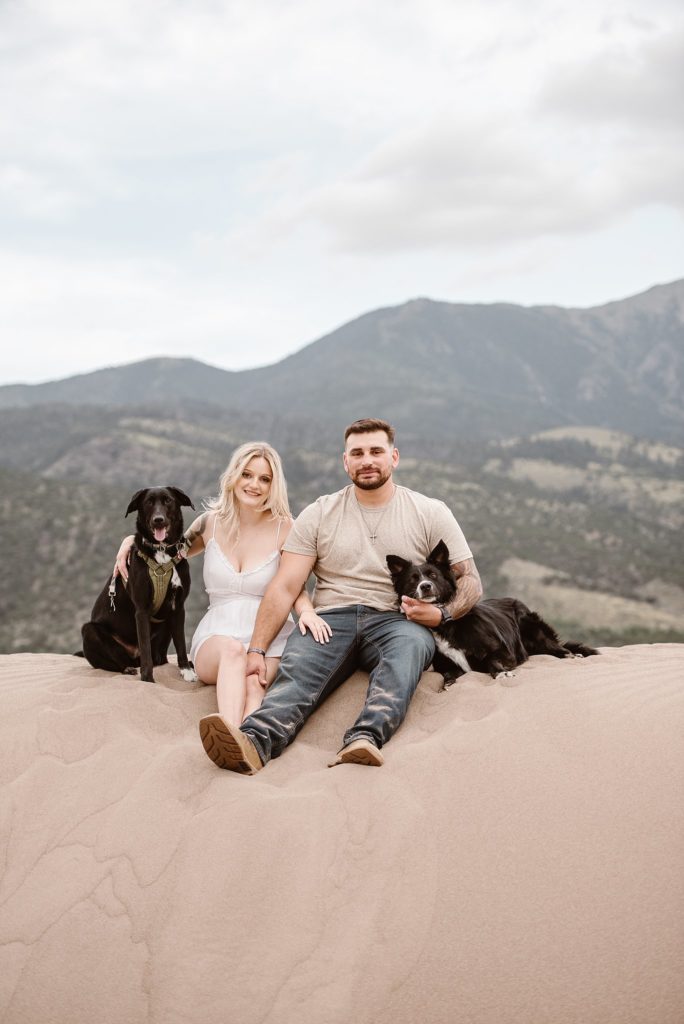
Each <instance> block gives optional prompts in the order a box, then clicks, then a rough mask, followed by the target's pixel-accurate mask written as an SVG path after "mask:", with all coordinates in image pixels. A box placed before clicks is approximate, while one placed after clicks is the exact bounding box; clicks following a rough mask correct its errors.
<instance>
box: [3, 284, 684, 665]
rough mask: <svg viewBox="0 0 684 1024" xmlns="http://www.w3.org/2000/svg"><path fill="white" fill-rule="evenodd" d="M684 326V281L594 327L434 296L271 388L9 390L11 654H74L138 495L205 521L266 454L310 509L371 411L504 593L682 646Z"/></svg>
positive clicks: (416, 484) (88, 379)
mask: <svg viewBox="0 0 684 1024" xmlns="http://www.w3.org/2000/svg"><path fill="white" fill-rule="evenodd" d="M683 324H684V282H677V283H675V284H672V285H665V286H661V287H656V288H652V289H651V290H650V291H648V292H646V293H644V294H643V295H640V296H635V297H634V298H631V299H626V300H623V301H621V302H615V303H610V304H608V305H606V306H601V307H597V308H595V309H592V310H565V309H559V308H556V307H537V308H533V309H524V308H522V307H519V306H510V305H496V306H463V305H450V304H447V303H439V302H432V301H429V300H427V299H418V300H415V301H413V302H409V303H406V304H404V305H403V306H399V307H396V308H393V309H382V310H377V311H375V312H373V313H368V314H367V315H366V316H363V317H360V318H359V319H358V320H354V321H353V322H351V323H349V324H346V325H345V326H343V327H341V328H339V330H337V331H335V332H333V333H332V334H330V335H328V336H326V337H325V338H321V339H320V340H319V341H316V342H314V343H312V344H311V345H309V346H307V347H306V348H304V349H302V350H301V351H300V352H298V353H295V354H294V355H292V356H290V357H288V358H287V359H284V360H282V361H281V362H280V363H277V364H275V365H273V366H268V367H262V368H260V369H257V370H247V371H243V372H240V373H228V372H226V371H224V370H218V369H215V368H212V367H209V366H206V365H204V364H202V363H199V362H196V361H194V360H183V359H151V360H145V361H144V362H141V363H136V364H132V365H129V366H122V367H114V368H109V369H106V370H100V371H97V372H95V373H91V374H85V375H82V376H78V377H72V378H69V379H67V380H63V381H56V382H53V383H50V384H42V385H34V386H28V385H23V386H22V385H14V386H12V387H5V388H0V436H1V437H2V442H3V443H2V445H1V446H0V493H1V494H2V500H1V501H0V530H1V531H2V533H3V535H4V536H5V537H6V538H8V542H7V544H6V545H5V564H4V567H3V574H2V581H1V582H0V651H7V652H10V651H36V650H47V651H55V652H70V651H73V650H76V649H77V648H78V647H79V646H80V632H79V628H80V624H81V623H82V622H83V621H85V619H86V618H87V617H88V613H89V609H90V607H91V606H92V603H93V600H94V598H95V596H96V594H97V593H98V591H99V590H100V588H101V587H102V584H103V583H104V581H105V579H106V577H107V575H108V573H110V572H111V566H112V562H113V557H114V552H115V551H116V548H117V547H118V544H119V541H120V539H121V537H122V536H123V535H124V534H125V533H127V532H129V530H130V522H129V520H126V519H125V517H124V514H123V513H124V510H125V508H126V506H127V504H128V499H129V497H130V495H131V494H132V493H133V492H134V491H135V490H136V489H137V488H139V487H142V486H145V485H148V484H150V483H170V484H177V485H178V486H180V487H182V488H183V490H185V491H186V492H187V493H188V494H189V495H190V496H191V497H192V498H193V500H194V503H195V505H196V506H197V507H198V508H199V507H201V501H202V499H203V498H204V497H206V496H208V495H210V494H213V493H215V489H216V482H217V480H218V477H219V475H220V473H221V472H222V470H223V469H224V468H225V465H226V462H227V459H228V455H229V453H230V451H231V450H232V449H233V448H234V447H235V446H236V445H238V444H239V443H241V442H243V441H245V440H246V439H248V438H253V437H260V438H264V439H266V440H268V441H270V442H271V443H273V444H274V445H275V446H276V447H277V448H278V450H279V451H280V453H281V455H282V457H283V461H284V465H285V468H286V473H287V479H288V488H289V493H290V501H291V506H292V509H293V512H295V513H297V512H299V511H300V510H301V509H302V508H303V507H304V505H306V504H307V503H308V502H310V501H312V500H313V499H314V498H315V497H316V496H318V495H319V494H323V493H329V492H331V491H334V490H336V489H338V488H340V487H341V486H343V485H344V483H345V482H346V477H345V476H344V473H343V470H342V466H341V459H340V450H341V434H342V429H343V427H344V426H345V424H347V423H349V422H350V421H351V420H352V419H354V418H356V417H357V416H360V415H369V414H370V415H373V414H374V415H381V416H385V417H386V418H388V419H389V420H390V421H391V422H394V423H395V425H396V426H397V427H398V428H399V435H398V438H399V447H400V450H401V452H402V459H401V463H400V467H399V471H398V480H399V482H400V483H403V484H405V485H407V486H409V487H413V488H415V489H417V490H421V491H423V492H425V493H427V494H431V495H434V496H435V497H438V498H441V499H442V500H444V501H445V502H446V503H447V504H448V505H449V506H450V507H451V508H452V510H453V511H454V513H455V515H456V516H457V518H458V520H459V522H460V523H461V525H462V526H463V529H464V531H465V534H466V536H467V538H468V541H469V543H470V545H471V547H472V549H473V551H474V554H475V557H476V560H477V564H478V567H479V569H480V572H481V574H482V576H483V581H484V585H485V592H486V594H487V595H488V596H496V595H499V596H502V595H505V594H515V595H517V596H519V597H521V598H522V599H523V600H527V601H528V602H529V603H530V604H531V605H533V606H534V607H535V608H537V609H538V610H539V611H540V612H541V613H542V614H543V615H544V617H545V618H548V619H549V620H550V621H552V622H553V623H554V625H556V626H557V627H558V628H559V630H560V631H561V632H562V633H563V634H564V635H565V636H566V637H571V638H573V639H582V640H586V641H588V642H590V643H595V644H599V645H610V644H616V643H632V642H635V643H639V642H649V641H659V640H677V641H682V640H684V629H683V628H682V621H683V618H682V617H683V615H684V576H683V574H682V570H681V564H680V560H679V559H677V558H676V557H674V553H675V552H676V551H677V550H678V549H679V547H680V546H681V534H682V527H683V526H684V513H683V511H682V510H683V509H684V483H683V482H682V477H683V470H684V450H683V449H684V445H683V444H682V441H681V437H682V420H683V418H684V414H683V413H682V409H681V401H680V395H681V390H682V375H683V374H682V349H683V348H684V345H683V342H684V326H683ZM189 515H190V513H189V514H188V518H186V521H189ZM198 562H199V563H200V564H198ZM201 570H202V567H201V560H198V561H195V562H193V564H192V573H193V580H194V583H193V591H192V594H191V599H190V606H189V610H188V622H187V632H188V634H190V633H191V632H192V630H193V628H194V625H195V624H196V622H197V620H198V618H199V616H200V615H201V613H202V610H203V608H204V606H205V605H206V595H205V594H204V592H203V588H202V582H201Z"/></svg>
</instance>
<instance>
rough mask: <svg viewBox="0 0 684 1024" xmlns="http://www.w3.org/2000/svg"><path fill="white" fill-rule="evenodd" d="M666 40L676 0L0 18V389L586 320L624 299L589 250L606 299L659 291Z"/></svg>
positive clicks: (123, 8)
mask: <svg viewBox="0 0 684 1024" xmlns="http://www.w3.org/2000/svg"><path fill="white" fill-rule="evenodd" d="M683 26H684V12H683V11H682V8H681V5H680V4H679V3H677V2H674V0H652V2H650V3H649V5H648V9H647V10H646V11H645V10H644V5H643V3H641V0H596V2H595V3H594V4H593V5H591V6H590V5H581V6H577V5H576V6H575V7H570V8H567V7H566V6H565V5H564V4H561V3H560V0H492V2H489V3H487V4H483V3H481V0H422V2H421V3H420V4H419V3H418V0H377V2H376V3H373V4H368V3H367V2H366V0H329V2H326V3H325V4H321V3H320V2H318V0H291V2H288V3H282V2H281V0H251V2H248V0H198V2H196V3H193V4H192V5H190V4H188V3H185V2H181V0H145V2H144V3H139V2H135V0H120V2H117V3H115V4H112V3H110V2H105V0H14V2H13V3H11V4H5V5H0V38H2V40H3V43H2V47H3V49H2V57H3V59H2V61H1V62H0V90H2V94H3V96H5V97H11V98H12V102H11V104H9V103H8V104H6V106H5V110H4V112H3V120H2V122H1V123H0V153H3V154H4V155H5V159H6V162H5V163H2V162H1V161H0V229H1V230H2V238H3V250H2V253H0V327H1V328H2V330H3V334H4V335H5V336H6V337H8V338H9V339H10V346H11V348H12V350H13V362H12V365H11V367H10V366H9V365H8V366H6V367H5V371H4V376H5V379H10V378H11V377H13V376H16V377H24V378H29V377H31V376H35V375H36V374H37V370H36V367H37V366H40V367H41V368H45V367H46V366H47V365H48V363H49V365H51V366H55V365H57V363H60V365H64V366H65V367H66V366H67V364H68V366H69V372H71V371H72V368H73V367H76V366H78V365H79V360H81V361H92V360H93V359H95V358H96V356H97V358H100V352H101V351H102V353H104V352H105V351H108V352H110V351H111V350H112V349H115V350H116V351H117V352H119V353H120V359H121V360H123V359H125V358H129V357H130V358H138V357H140V358H142V357H143V356H144V355H145V354H147V353H148V352H152V351H154V352H156V353H159V352H164V351H168V352H170V353H173V354H183V352H191V353H192V354H195V355H197V357H198V358H206V359H207V360H208V361H210V362H212V361H213V362H220V363H221V365H227V366H231V365H232V366H238V365H245V360H247V359H249V360H250V361H251V362H252V364H255V363H259V362H265V361H269V360H271V359H275V358H278V357H280V356H281V355H283V354H284V353H285V352H287V351H288V350H291V349H292V348H295V347H298V346H300V345H302V344H304V343H305V342H307V341H309V340H312V339H313V338H314V337H316V336H317V334H319V333H323V332H324V331H326V330H329V329H332V328H333V327H334V326H336V325H337V324H338V323H339V322H340V321H341V320H342V319H345V318H348V317H353V316H355V315H358V314H360V313H362V312H364V311H365V310H367V309H369V308H373V307H375V306H379V305H383V304H387V303H391V302H400V301H402V300H404V299H406V298H410V297H412V296H415V295H416V294H428V295H435V296H439V297H441V298H445V299H450V298H453V299H454V300H458V301H467V300H468V298H469V296H472V297H473V299H474V300H475V299H477V300H478V301H486V300H487V298H489V299H491V300H492V301H494V300H496V299H498V298H503V297H505V298H506V299H508V300H513V301H514V300H516V298H517V299H519V300H520V301H530V300H532V301H535V300H539V301H549V300H552V301H557V302H561V303H562V302H564V301H568V302H574V303H577V302H578V300H579V301H580V302H581V300H582V296H585V298H586V301H587V303H590V302H592V301H594V300H600V298H601V284H602V282H603V283H604V285H605V289H606V290H607V292H608V294H609V295H610V296H611V297H614V296H615V295H616V293H617V294H620V288H619V285H617V284H616V282H615V274H614V270H612V269H611V270H609V269H608V268H609V266H610V265H611V259H610V258H609V256H608V254H609V252H610V247H611V239H613V243H612V244H613V246H614V252H613V256H612V267H613V268H615V267H618V266H619V267H621V268H622V273H623V274H624V280H625V282H626V284H625V288H624V291H623V294H628V293H629V291H630V290H632V288H633V286H634V285H636V288H637V289H638V288H639V287H644V288H645V287H648V286H649V285H650V284H652V283H654V282H653V280H652V279H651V278H650V277H649V276H648V275H649V274H650V273H651V272H653V273H655V272H656V271H657V272H658V273H659V274H660V275H661V276H660V279H661V280H662V279H663V274H664V277H665V279H667V278H668V277H669V278H670V279H672V278H675V277H678V276H681V273H682V268H681V258H680V260H679V261H678V259H677V257H676V251H677V245H676V242H677V239H679V240H680V241H681V242H684V238H683V237H682V236H684V224H683V223H682V220H681V215H680V214H678V213H676V212H675V211H677V210H680V209H681V204H682V188H683V186H682V182H684V166H683V163H682V160H683V158H682V147H681V141H680V134H679V118H680V114H681V99H680V97H681V95H682V67H684V61H682V60H681V48H682V29H683ZM668 216H669V217H671V218H672V221H671V223H672V225H673V227H672V231H671V233H668V243H667V245H663V244H662V237H663V220H664V218H667V217H668ZM627 237H629V239H630V240H631V247H632V251H631V252H629V251H625V239H626V238H627ZM681 249H682V251H684V245H682V246H681ZM569 251H572V252H573V254H575V260H576V266H575V267H574V268H573V266H572V265H570V264H568V263H567V261H566V260H565V258H564V255H563V254H564V253H565V252H569ZM595 251H596V252H598V251H600V252H601V259H600V261H597V260H596V256H595ZM644 251H649V252H650V253H652V254H656V255H654V256H653V257H652V259H656V257H657V262H656V263H654V264H653V265H652V266H651V264H649V265H648V268H647V267H646V264H645V263H644V260H643V252H644ZM630 261H631V262H630ZM487 267H494V268H496V270H495V271H494V272H492V273H491V274H489V275H487V272H486V268H487ZM668 267H669V268H671V269H670V271H669V272H668V270H667V268H668ZM640 275H641V277H640ZM487 278H489V285H488V287H489V290H487V287H486V282H487ZM627 282H629V284H627ZM580 283H582V284H580ZM58 345H59V346H61V347H62V352H61V354H60V357H59V359H57V358H56V355H55V351H56V348H57V346H58ZM188 345H189V346H190V347H188ZM29 350H31V351H35V352H36V353H40V352H42V353H43V355H42V356H41V358H40V359H37V358H35V357H31V358H30V359H28V360H26V361H25V362H22V359H23V355H24V353H25V352H27V351H29ZM102 358H104V356H102ZM112 358H113V357H112V356H111V355H110V356H109V361H111V360H112ZM117 358H118V357H117ZM90 365H92V362H91V363H90ZM22 367H23V369H22ZM50 372H51V371H50ZM43 375H44V374H43Z"/></svg>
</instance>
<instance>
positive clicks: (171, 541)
mask: <svg viewBox="0 0 684 1024" xmlns="http://www.w3.org/2000/svg"><path fill="white" fill-rule="evenodd" d="M183 505H189V506H190V507H191V508H194V507H195V506H194V505H193V504H192V502H191V501H190V498H188V496H187V495H186V494H184V493H183V491H181V490H179V489H178V488H177V487H145V488H143V489H142V490H140V491H136V493H135V494H134V495H133V497H132V498H131V500H130V503H129V505H128V508H127V509H126V515H128V514H129V513H130V512H133V511H137V513H138V516H137V519H136V524H135V540H134V543H133V548H132V550H131V557H130V566H129V576H128V585H127V586H124V583H123V580H122V579H121V577H120V576H117V578H116V589H115V592H114V594H113V599H112V595H110V591H109V587H110V581H109V580H108V581H107V582H106V583H105V585H104V587H103V588H102V591H101V592H100V595H99V597H98V598H97V600H96V602H95V605H94V606H93V610H92V613H91V619H90V621H89V622H86V623H85V625H84V626H83V628H82V630H81V633H82V636H83V654H84V656H85V657H86V658H87V659H88V661H89V662H90V664H91V665H93V666H94V668H103V669H107V671H109V672H126V673H129V674H133V673H135V671H136V669H137V668H138V667H140V677H141V679H144V680H146V681H147V682H150V683H153V682H154V676H153V673H152V669H153V667H154V666H155V665H164V664H166V661H167V657H166V654H167V651H168V649H169V643H170V641H171V640H173V644H174V647H175V648H176V654H177V655H178V667H179V668H180V669H192V665H191V663H190V662H189V661H188V655H187V650H186V646H185V599H186V598H187V596H188V594H189V592H190V569H189V567H188V563H187V560H186V559H184V558H183V559H181V560H180V561H179V562H178V564H177V565H176V572H177V573H178V577H179V579H180V584H181V585H180V586H176V587H173V586H171V584H169V587H168V590H167V592H166V596H165V598H164V602H163V604H162V606H161V608H160V609H159V610H158V611H157V612H156V613H155V615H154V620H153V619H152V603H153V592H154V591H153V586H152V582H151V580H150V575H149V569H148V567H147V563H146V562H145V561H143V559H142V558H140V557H139V555H138V552H139V551H140V552H143V553H144V554H146V555H147V556H148V557H151V558H153V559H154V558H155V555H156V554H157V553H159V552H160V553H165V554H167V555H170V556H171V557H174V556H176V555H177V554H178V549H179V545H180V544H181V541H182V539H183V513H182V512H181V507H182V506H183ZM155 534H156V536H155Z"/></svg>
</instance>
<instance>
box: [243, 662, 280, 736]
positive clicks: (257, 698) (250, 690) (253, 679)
mask: <svg viewBox="0 0 684 1024" xmlns="http://www.w3.org/2000/svg"><path fill="white" fill-rule="evenodd" d="M279 666H280V658H266V681H267V682H268V685H269V686H270V685H271V683H272V682H273V680H274V679H275V677H276V672H277V671H278V668H279ZM246 685H247V697H246V700H245V711H244V714H243V716H242V721H244V719H245V718H247V717H248V716H249V715H251V714H252V712H253V711H256V709H257V708H258V707H261V702H262V700H263V699H264V695H265V693H266V690H265V689H264V688H263V686H262V685H261V683H260V682H259V676H257V675H252V676H247V679H246Z"/></svg>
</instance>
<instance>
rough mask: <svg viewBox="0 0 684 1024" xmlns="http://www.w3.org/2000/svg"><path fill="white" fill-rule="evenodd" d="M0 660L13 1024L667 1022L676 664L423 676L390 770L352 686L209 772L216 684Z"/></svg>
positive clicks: (683, 836)
mask: <svg viewBox="0 0 684 1024" xmlns="http://www.w3.org/2000/svg"><path fill="white" fill-rule="evenodd" d="M158 675H159V681H158V682H157V683H156V684H155V685H151V684H144V683H141V682H140V681H139V680H138V679H135V678H130V677H123V676H116V675H111V674H108V673H105V672H100V671H96V670H94V669H92V668H90V666H88V665H87V664H86V663H84V662H83V661H82V660H80V659H77V658H71V657H67V656H59V655H11V656H5V657H3V658H0V697H1V702H2V704H1V707H2V714H1V715H0V729H2V751H3V755H2V758H1V761H0V773H1V775H2V791H1V792H2V804H1V806H0V837H1V846H0V865H1V885H0V1020H2V1021H3V1022H7V1024H53V1022H54V1024H110V1022H111V1024H138V1022H159V1024H175V1022H179V1024H180V1022H183V1024H185V1022H188V1024H190V1022H192V1024H194V1022H198V1024H200V1022H201V1024H206V1022H208V1021H215V1022H225V1021H235V1022H238V1021H239V1022H240V1024H256V1022H259V1024H290V1022H292V1024H295V1022H297V1024H302V1022H303V1024H348V1022H354V1024H417V1022H420V1024H461V1022H463V1024H466V1022H467V1024H508V1022H511V1024H512V1022H516V1024H546V1022H548V1024H569V1022H573V1024H575V1022H576V1024H622V1022H625V1024H627V1022H629V1024H670V1022H671V1024H675V1022H676V1024H681V1022H682V1021H683V1020H684V952H683V951H684V800H683V799H682V795H683V794H684V743H683V741H682V735H683V731H684V730H683V729H682V726H683V725H684V722H683V718H684V645H676V644H662V645H654V646H639V647H623V648H614V649H604V651H603V653H602V655H601V657H598V658H590V659H587V660H586V661H584V660H571V661H565V662H559V661H556V660H555V659H553V658H548V657H536V658H533V659H532V660H531V661H530V662H528V663H527V664H526V665H525V666H523V667H522V668H521V669H519V670H518V674H517V676H516V678H515V679H512V680H506V681H505V682H507V683H509V684H512V685H503V682H504V681H500V682H493V681H492V680H490V679H489V678H488V677H485V676H482V675H479V674H475V673H471V674H469V675H467V676H465V677H464V678H463V679H462V681H461V682H460V683H458V684H457V685H456V686H455V687H454V688H453V689H452V690H450V691H449V692H447V693H440V692H439V690H438V687H439V683H440V682H441V679H440V678H439V677H438V676H436V675H434V674H433V673H426V675H425V676H424V678H423V680H422V682H421V685H420V687H419V689H418V692H417V694H416V697H415V699H414V701H413V704H412V706H411V709H410V713H409V716H408V718H407V720H406V722H405V723H404V725H403V726H402V728H401V729H400V731H399V732H398V733H397V735H396V736H395V737H394V739H393V740H392V741H391V743H389V744H388V745H387V746H386V747H385V748H384V754H385V757H386V763H385V766H384V767H383V768H380V769H376V768H366V767H362V766H357V765H345V766H339V767H336V768H333V769H328V768H327V767H326V763H327V761H328V759H329V757H330V755H331V754H333V753H334V752H335V751H336V749H337V748H338V746H339V743H340V739H341V736H342V734H343V732H344V730H345V728H346V727H347V725H349V724H350V723H351V722H352V721H353V720H354V718H355V715H356V711H357V709H358V708H359V707H360V705H361V704H362V702H363V695H364V691H365V686H366V679H365V677H363V676H362V675H361V674H357V675H356V676H354V677H353V678H352V679H351V680H350V681H349V682H348V683H346V684H345V685H344V686H343V687H342V688H341V689H340V690H339V691H338V692H337V693H336V694H335V695H334V696H333V697H332V698H331V699H330V700H329V701H328V703H327V704H326V705H325V707H323V708H322V709H321V710H320V711H319V712H318V713H317V714H316V715H315V716H314V717H313V718H312V719H311V720H310V721H309V723H308V724H307V726H306V727H305V729H304V730H303V732H302V733H301V734H300V736H299V737H298V739H297V740H296V742H295V743H294V744H293V745H292V746H291V747H290V748H289V749H288V750H287V751H286V752H285V754H283V756H282V757H281V758H279V759H278V760H277V761H273V762H272V763H271V764H270V765H268V766H267V767H266V768H265V769H264V770H263V771H262V772H260V773H259V774H258V775H257V776H255V777H253V778H247V777H243V776H238V775H234V774H233V773H230V772H222V771H220V770H219V769H217V768H215V767H214V765H213V764H212V763H211V762H210V761H209V760H208V759H207V757H206V755H205V754H204V751H203V750H202V747H201V745H200V743H199V739H198V732H197V722H198V719H199V718H200V717H201V716H202V715H203V714H207V713H209V712H211V711H213V710H215V703H214V702H215V695H214V693H213V691H212V689H211V688H205V687H202V686H201V685H199V684H189V683H185V682H184V681H183V680H182V679H181V678H180V677H179V674H178V672H177V669H176V668H175V667H174V666H171V665H169V666H166V667H164V668H163V669H162V670H160V671H159V670H158Z"/></svg>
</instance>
